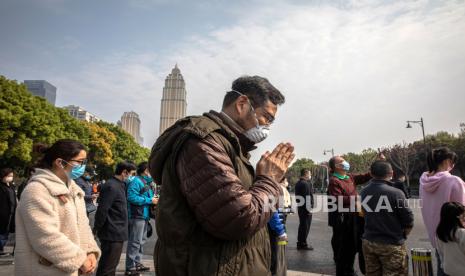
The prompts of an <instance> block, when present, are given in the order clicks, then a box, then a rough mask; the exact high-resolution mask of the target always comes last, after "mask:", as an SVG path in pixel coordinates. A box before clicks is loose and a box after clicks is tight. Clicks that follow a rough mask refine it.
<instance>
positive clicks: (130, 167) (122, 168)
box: [115, 161, 137, 175]
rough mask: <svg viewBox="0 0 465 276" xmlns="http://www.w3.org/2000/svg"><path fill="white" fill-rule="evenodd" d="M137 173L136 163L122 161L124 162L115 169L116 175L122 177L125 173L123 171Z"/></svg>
mask: <svg viewBox="0 0 465 276" xmlns="http://www.w3.org/2000/svg"><path fill="white" fill-rule="evenodd" d="M125 170H126V171H128V172H130V171H135V170H137V167H136V165H135V164H134V163H132V162H130V161H122V162H119V163H118V164H117V165H116V169H115V174H116V175H120V174H122V173H123V171H125Z"/></svg>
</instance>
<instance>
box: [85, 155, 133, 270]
mask: <svg viewBox="0 0 465 276" xmlns="http://www.w3.org/2000/svg"><path fill="white" fill-rule="evenodd" d="M136 169H137V168H136V165H134V164H133V163H131V162H121V163H118V165H116V170H115V176H113V177H112V178H111V179H109V180H108V181H107V182H106V183H105V184H103V185H102V187H101V190H100V198H99V201H98V202H99V205H98V208H97V213H96V214H95V223H94V229H93V232H94V234H95V235H96V236H97V237H98V238H99V240H100V248H101V250H102V256H101V257H100V261H99V263H98V269H97V274H96V275H97V276H113V275H115V273H116V267H117V266H118V263H119V260H120V257H121V252H122V250H123V243H124V242H125V241H127V240H128V207H127V204H128V203H127V200H126V183H127V182H130V181H131V180H132V179H134V177H135V174H136Z"/></svg>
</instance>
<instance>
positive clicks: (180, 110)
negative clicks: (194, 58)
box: [160, 64, 187, 135]
mask: <svg viewBox="0 0 465 276" xmlns="http://www.w3.org/2000/svg"><path fill="white" fill-rule="evenodd" d="M186 109H187V100H186V84H185V82H184V78H183V77H182V75H181V70H179V68H178V65H177V64H176V65H175V66H174V68H173V70H172V71H171V74H169V75H168V77H166V79H165V87H163V97H162V99H161V111H160V135H161V134H162V133H163V132H164V131H165V130H166V129H167V128H169V127H170V126H172V125H173V124H174V123H175V122H176V121H177V120H179V119H181V118H184V117H185V116H186Z"/></svg>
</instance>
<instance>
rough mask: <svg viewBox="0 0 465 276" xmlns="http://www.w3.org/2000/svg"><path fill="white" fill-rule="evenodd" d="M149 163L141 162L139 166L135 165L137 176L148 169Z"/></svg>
mask: <svg viewBox="0 0 465 276" xmlns="http://www.w3.org/2000/svg"><path fill="white" fill-rule="evenodd" d="M148 166H149V163H148V162H145V161H144V162H141V163H140V164H139V165H137V175H142V174H143V173H144V172H145V170H146V169H147V168H148Z"/></svg>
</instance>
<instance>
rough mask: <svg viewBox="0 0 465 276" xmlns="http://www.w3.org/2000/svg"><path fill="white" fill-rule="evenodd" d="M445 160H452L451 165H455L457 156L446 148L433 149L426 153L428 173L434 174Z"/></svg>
mask: <svg viewBox="0 0 465 276" xmlns="http://www.w3.org/2000/svg"><path fill="white" fill-rule="evenodd" d="M447 159H450V160H452V163H454V164H455V163H456V162H457V154H456V153H455V152H453V151H451V150H450V149H449V148H447V147H442V148H437V149H433V150H432V151H430V152H429V153H428V157H427V163H428V171H429V172H436V171H437V170H438V167H439V165H441V163H442V162H443V161H444V160H447Z"/></svg>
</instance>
